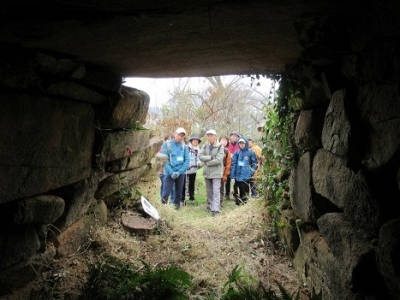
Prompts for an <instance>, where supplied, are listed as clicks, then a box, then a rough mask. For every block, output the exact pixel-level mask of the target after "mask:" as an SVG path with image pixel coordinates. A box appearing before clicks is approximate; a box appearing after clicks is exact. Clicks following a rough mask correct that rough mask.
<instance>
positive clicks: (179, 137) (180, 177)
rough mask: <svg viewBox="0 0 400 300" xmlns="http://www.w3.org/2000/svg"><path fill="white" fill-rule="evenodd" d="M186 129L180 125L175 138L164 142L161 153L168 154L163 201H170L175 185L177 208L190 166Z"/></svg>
mask: <svg viewBox="0 0 400 300" xmlns="http://www.w3.org/2000/svg"><path fill="white" fill-rule="evenodd" d="M185 135H186V130H185V129H183V128H182V127H179V128H178V129H177V130H176V131H175V134H174V138H173V139H171V140H169V141H166V142H164V144H163V145H162V147H161V153H162V154H165V155H167V156H168V160H167V163H166V164H165V167H164V177H163V190H162V193H161V201H162V203H165V204H166V203H168V197H169V196H170V194H171V191H172V187H173V186H174V187H175V202H174V205H175V208H176V209H179V208H180V205H181V201H182V190H183V182H184V179H185V174H186V170H187V168H188V166H189V150H188V147H187V146H186V145H185V143H184V137H185Z"/></svg>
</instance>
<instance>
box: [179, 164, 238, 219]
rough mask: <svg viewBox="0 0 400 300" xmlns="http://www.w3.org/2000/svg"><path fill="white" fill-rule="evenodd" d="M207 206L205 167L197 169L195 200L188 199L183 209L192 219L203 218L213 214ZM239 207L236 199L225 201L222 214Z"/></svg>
mask: <svg viewBox="0 0 400 300" xmlns="http://www.w3.org/2000/svg"><path fill="white" fill-rule="evenodd" d="M206 208H207V193H206V183H205V179H204V175H203V168H201V169H200V170H198V171H197V175H196V181H195V201H190V200H186V206H184V207H181V210H182V211H183V213H185V215H186V216H187V217H188V218H190V219H201V218H206V217H209V216H210V215H211V213H210V212H209V211H207V210H206ZM236 208H237V205H236V204H235V202H234V201H232V200H230V201H223V203H222V208H221V214H227V213H229V212H230V211H232V210H234V209H236Z"/></svg>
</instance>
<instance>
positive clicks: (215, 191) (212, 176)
mask: <svg viewBox="0 0 400 300" xmlns="http://www.w3.org/2000/svg"><path fill="white" fill-rule="evenodd" d="M206 136H207V143H205V144H204V145H203V147H201V149H200V153H199V159H200V160H201V161H202V162H203V163H204V171H203V175H204V178H205V181H206V190H207V203H208V206H207V208H208V209H209V210H210V211H211V212H212V215H213V216H214V217H216V216H218V214H219V210H220V205H221V202H220V200H221V194H220V190H221V178H222V175H223V172H224V156H225V153H224V147H223V146H222V145H221V144H220V143H219V142H218V140H217V133H216V131H215V130H214V129H210V130H208V131H207V132H206Z"/></svg>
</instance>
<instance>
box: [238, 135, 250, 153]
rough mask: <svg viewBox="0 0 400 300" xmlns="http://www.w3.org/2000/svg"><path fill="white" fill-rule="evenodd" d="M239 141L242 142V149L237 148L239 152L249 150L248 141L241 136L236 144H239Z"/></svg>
mask: <svg viewBox="0 0 400 300" xmlns="http://www.w3.org/2000/svg"><path fill="white" fill-rule="evenodd" d="M241 140H244V148H243V149H242V148H240V146H239V150H245V149H249V141H248V140H247V139H246V138H245V137H243V136H241V137H240V138H239V140H238V141H237V143H238V144H239V141H241Z"/></svg>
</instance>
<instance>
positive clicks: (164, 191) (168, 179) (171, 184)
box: [156, 127, 261, 216]
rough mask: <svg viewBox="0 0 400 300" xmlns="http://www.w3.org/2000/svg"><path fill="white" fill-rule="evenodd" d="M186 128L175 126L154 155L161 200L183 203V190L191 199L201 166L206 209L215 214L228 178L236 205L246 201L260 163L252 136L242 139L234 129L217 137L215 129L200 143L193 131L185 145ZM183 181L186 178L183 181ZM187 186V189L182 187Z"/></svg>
mask: <svg viewBox="0 0 400 300" xmlns="http://www.w3.org/2000/svg"><path fill="white" fill-rule="evenodd" d="M185 136H186V130H185V129H184V128H182V127H180V128H178V129H176V131H175V133H174V134H173V135H172V134H170V135H167V136H166V137H165V138H164V143H163V145H162V147H161V150H160V152H159V153H157V155H156V158H157V160H158V162H159V171H160V180H161V201H162V203H164V204H166V203H168V199H169V201H170V203H172V204H174V205H175V208H176V209H179V208H180V207H181V206H182V205H184V204H185V197H186V194H187V193H188V194H189V201H194V200H195V198H194V194H195V181H196V172H197V170H198V169H199V168H201V167H203V168H204V170H203V175H204V178H205V183H206V192H207V209H208V210H209V211H211V213H212V215H213V216H218V214H219V213H220V209H221V206H222V201H223V200H228V199H230V197H229V195H230V191H231V182H232V180H234V185H233V197H234V200H235V202H236V204H237V205H240V204H244V203H246V201H247V199H248V195H249V193H250V192H251V195H252V196H253V197H256V196H258V193H257V187H256V176H257V174H256V171H257V170H259V169H260V165H261V148H260V147H259V146H257V145H255V144H254V141H253V140H252V139H246V138H244V137H242V136H241V135H240V133H239V132H237V131H232V132H231V134H230V136H229V138H228V137H227V136H225V135H222V136H220V137H219V139H218V138H217V133H216V131H215V130H213V129H210V130H208V131H207V132H206V139H207V142H206V143H205V144H204V145H203V146H202V147H200V143H201V138H200V136H199V135H198V134H193V135H191V136H190V138H189V143H188V144H187V145H186V144H185V142H184V138H185ZM186 181H187V182H186ZM186 188H187V190H186Z"/></svg>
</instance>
